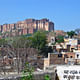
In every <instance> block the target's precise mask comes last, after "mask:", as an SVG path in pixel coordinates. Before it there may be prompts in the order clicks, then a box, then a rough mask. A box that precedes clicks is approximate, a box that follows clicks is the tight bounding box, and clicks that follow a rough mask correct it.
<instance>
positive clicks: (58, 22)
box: [0, 0, 80, 31]
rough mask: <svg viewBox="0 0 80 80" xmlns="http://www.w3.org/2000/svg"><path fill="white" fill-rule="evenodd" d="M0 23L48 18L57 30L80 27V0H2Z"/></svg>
mask: <svg viewBox="0 0 80 80" xmlns="http://www.w3.org/2000/svg"><path fill="white" fill-rule="evenodd" d="M0 3H1V4H0V24H5V23H15V22H17V21H22V20H25V19H27V18H34V19H42V18H48V19H49V20H50V21H53V22H54V24H55V29H56V30H64V31H68V30H69V31H70V30H74V29H76V28H79V27H80V0H1V1H0Z"/></svg>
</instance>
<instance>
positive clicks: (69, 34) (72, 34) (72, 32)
mask: <svg viewBox="0 0 80 80" xmlns="http://www.w3.org/2000/svg"><path fill="white" fill-rule="evenodd" d="M67 34H68V36H69V37H70V38H72V37H73V36H74V35H75V34H76V33H75V31H70V32H67Z"/></svg>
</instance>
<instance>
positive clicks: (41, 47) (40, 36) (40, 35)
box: [32, 31, 52, 56]
mask: <svg viewBox="0 0 80 80" xmlns="http://www.w3.org/2000/svg"><path fill="white" fill-rule="evenodd" d="M32 47H33V48H36V49H37V50H38V51H39V55H43V56H47V55H48V53H49V52H52V48H51V47H48V46H47V37H46V34H45V32H43V31H42V32H41V31H38V32H36V33H35V34H34V35H33V37H32Z"/></svg>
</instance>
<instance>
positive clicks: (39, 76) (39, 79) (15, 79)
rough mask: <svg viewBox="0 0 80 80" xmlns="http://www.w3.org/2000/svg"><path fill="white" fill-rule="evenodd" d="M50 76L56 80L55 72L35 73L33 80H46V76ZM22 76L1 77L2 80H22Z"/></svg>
mask: <svg viewBox="0 0 80 80" xmlns="http://www.w3.org/2000/svg"><path fill="white" fill-rule="evenodd" d="M45 75H49V77H50V78H51V80H55V72H54V71H46V72H43V71H41V72H34V74H33V80H44V76H45ZM21 76H22V75H18V74H17V75H8V76H7V75H6V76H3V77H1V76H0V80H21Z"/></svg>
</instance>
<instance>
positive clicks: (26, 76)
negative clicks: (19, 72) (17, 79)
mask: <svg viewBox="0 0 80 80" xmlns="http://www.w3.org/2000/svg"><path fill="white" fill-rule="evenodd" d="M33 71H34V70H33V67H31V66H30V65H29V63H26V65H25V69H24V70H23V77H22V79H21V80H33V74H32V73H33Z"/></svg>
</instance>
